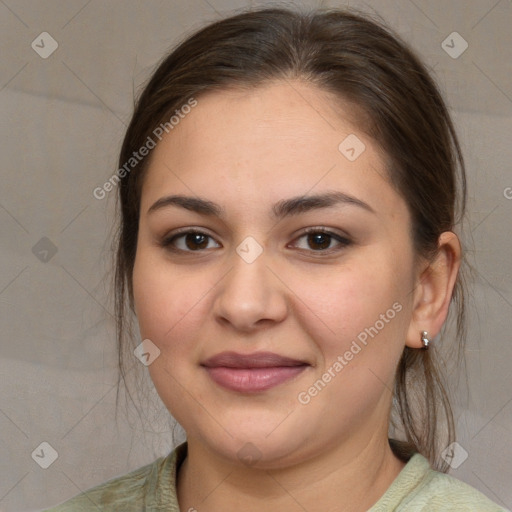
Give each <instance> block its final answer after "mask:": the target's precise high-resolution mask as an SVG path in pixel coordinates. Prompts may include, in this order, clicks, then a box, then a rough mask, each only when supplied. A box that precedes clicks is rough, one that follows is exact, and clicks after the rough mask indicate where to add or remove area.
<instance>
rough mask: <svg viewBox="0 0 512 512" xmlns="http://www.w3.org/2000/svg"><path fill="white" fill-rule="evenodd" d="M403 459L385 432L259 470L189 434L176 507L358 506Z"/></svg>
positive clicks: (381, 489)
mask: <svg viewBox="0 0 512 512" xmlns="http://www.w3.org/2000/svg"><path fill="white" fill-rule="evenodd" d="M404 466H405V463H404V462H402V461H401V460H400V459H398V458H397V457H396V456H395V455H394V454H393V452H392V450H391V448H390V446H389V443H388V441H387V432H385V435H383V433H377V434H375V433H374V434H373V435H371V436H370V437H369V438H366V440H365V436H364V435H359V436H358V439H357V440H356V442H354V439H351V441H350V446H348V445H346V444H343V443H337V444H336V446H328V447H325V449H324V450H323V451H322V452H321V453H319V454H317V455H316V456H315V457H313V458H309V459H308V460H306V461H303V462H301V463H300V464H296V465H293V466H289V467H284V468H280V469H272V470H264V469H256V468H253V467H247V466H240V464H235V463H232V462H230V461H227V460H225V459H221V458H220V457H218V456H217V455H215V454H214V453H212V452H211V451H210V450H208V449H207V448H206V447H205V446H204V445H203V444H202V443H201V442H200V441H199V440H198V439H195V438H193V437H192V438H190V437H189V439H188V455H187V458H186V459H185V461H184V462H183V464H182V465H181V467H180V470H179V473H178V478H177V493H178V499H179V504H180V509H181V510H186V511H188V510H194V509H196V510H198V511H201V512H210V511H214V510H217V511H218V510H236V509H239V510H240V509H241V510H244V511H247V512H253V511H254V512H260V511H261V510H262V509H265V510H289V511H294V510H297V511H304V510H309V511H314V510H329V511H343V512H363V511H366V510H368V509H369V508H370V507H371V506H372V505H373V504H374V503H375V502H377V501H378V499H379V498H380V497H381V496H382V495H383V494H384V493H385V492H386V490H387V489H388V487H389V486H390V485H391V483H392V482H393V480H394V479H395V478H396V477H397V476H398V474H399V473H400V471H401V470H402V468H403V467H404Z"/></svg>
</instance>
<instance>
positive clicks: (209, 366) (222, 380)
mask: <svg viewBox="0 0 512 512" xmlns="http://www.w3.org/2000/svg"><path fill="white" fill-rule="evenodd" d="M201 366H203V367H204V368H205V370H206V371H207V373H208V375H209V376H210V378H211V379H212V380H213V381H214V382H216V383H217V384H218V385H220V386H222V387H224V388H226V389H229V390H232V391H238V392H241V393H256V392H260V391H265V390H267V389H270V388H273V387H275V386H278V385H279V384H282V383H284V382H286V381H287V380H289V379H292V378H293V377H295V376H297V375H299V374H300V373H302V372H303V371H304V370H305V369H306V368H307V367H308V366H310V365H309V364H308V363H307V362H305V361H300V360H298V359H292V358H289V357H285V356H280V355H278V354H274V353H272V352H255V353H252V354H238V353H236V352H222V353H220V354H217V355H215V356H213V357H211V358H210V359H207V360H206V361H205V362H203V363H202V364H201Z"/></svg>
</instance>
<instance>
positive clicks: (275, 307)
mask: <svg viewBox="0 0 512 512" xmlns="http://www.w3.org/2000/svg"><path fill="white" fill-rule="evenodd" d="M276 274H277V273H276V272H275V270H274V271H273V270H272V269H271V268H270V267H269V266H268V262H267V261H266V258H265V255H264V253H263V254H262V255H260V256H259V257H258V258H257V259H256V260H255V261H253V262H251V263H248V262H247V261H245V260H244V259H243V258H241V257H240V256H239V255H238V254H237V253H236V252H234V254H233V256H232V267H231V270H230V271H229V272H228V273H227V274H226V275H225V277H224V279H222V281H221V282H220V283H219V286H217V287H216V288H215V289H216V292H217V294H216V297H215V300H214V303H213V314H214V316H215V318H216V320H217V321H219V322H221V323H222V324H224V325H230V326H232V328H233V329H236V330H238V331H243V332H250V331H253V330H256V329H260V328H262V327H268V326H270V325H272V324H277V323H280V322H282V321H283V320H284V319H285V318H286V315H287V313H288V304H287V300H286V291H285V290H286V287H285V286H284V284H283V283H282V281H280V280H279V279H278V277H277V275H276Z"/></svg>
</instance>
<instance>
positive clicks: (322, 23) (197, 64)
mask: <svg viewBox="0 0 512 512" xmlns="http://www.w3.org/2000/svg"><path fill="white" fill-rule="evenodd" d="M276 80H284V81H289V80H302V81H305V82H306V83H311V84H313V85H315V86H318V87H320V88H321V89H322V90H324V91H326V92H330V93H334V94H335V95H336V96H337V97H338V98H339V99H340V102H341V103H345V104H349V105H352V106H355V108H356V111H357V112H359V113H360V114H361V115H360V116H357V117H356V122H358V123H359V128H360V129H361V131H364V132H365V133H366V134H368V135H369V136H370V137H371V138H372V139H373V140H374V141H375V143H376V144H377V145H378V146H379V147H380V148H381V149H382V150H383V152H384V154H385V155H386V159H387V162H386V165H387V172H388V177H389V180H390V182H391V184H392V185H393V186H394V187H395V188H396V190H397V191H398V193H399V194H400V195H401V196H402V197H403V198H404V199H405V201H406V203H407V206H408V208H409V212H410V214H411V218H412V234H411V237H412V241H413V244H414V249H415V252H416V254H417V255H419V256H421V257H424V258H426V259H427V260H428V259H430V258H432V257H434V256H435V255H436V253H437V251H438V238H439V236H440V234H441V233H443V232H444V231H453V230H454V228H455V226H456V224H457V223H458V222H460V219H462V216H463V214H464V209H465V203H466V178H465V170H464V161H463V156H462V153H461V149H460V145H459V142H458V139H457V136H456V133H455V130H454V126H453V123H452V120H451V119H450V115H449V113H448V110H447V107H446V105H445V102H444V101H443V98H442V95H441V93H440V91H439V88H438V86H437V85H436V83H435V82H434V80H433V78H432V77H431V76H430V74H429V72H428V71H427V69H426V67H425V66H424V64H422V62H421V61H420V59H419V58H418V57H417V56H416V55H415V54H414V53H413V52H412V51H411V50H410V49H409V48H408V46H407V45H406V43H404V42H403V41H402V40H401V39H400V37H399V36H397V35H396V34H394V33H393V32H392V31H391V30H390V29H389V28H387V27H386V26H385V25H384V24H383V23H382V22H381V21H380V20H376V19H374V18H370V17H369V16H368V15H367V14H362V13H359V12H357V11H354V10H339V9H317V10H314V11H307V12H301V11H298V10H291V9H288V8H266V9H260V10H252V11H246V12H242V13H239V14H237V15H234V16H232V17H229V18H226V19H222V20H220V21H217V22H214V23H212V24H210V25H208V26H206V27H204V28H202V29H200V30H198V31H197V32H195V33H194V34H193V35H192V36H190V37H187V38H186V39H185V40H184V41H183V42H181V43H180V44H179V45H178V46H177V47H176V48H175V49H174V50H173V51H172V53H170V54H169V55H168V56H166V57H165V58H164V59H163V60H162V61H161V63H160V64H159V65H158V67H157V69H156V71H155V72H154V73H153V75H152V76H151V78H150V79H149V81H148V83H147V84H146V85H145V87H144V89H143V91H142V93H141V94H140V96H139V99H138V101H137V102H136V105H135V109H134V113H133V117H132V118H131V121H130V124H129V126H128V129H127V131H126V135H125V138H124V141H123V144H122V149H121V152H120V157H119V168H122V166H123V165H125V164H126V162H128V161H129V160H130V158H131V157H132V155H133V152H134V151H137V150H138V149H139V148H141V147H142V146H143V145H144V143H145V141H146V140H147V138H148V137H150V136H151V135H152V133H153V131H154V130H155V128H156V127H158V126H159V125H161V124H162V123H164V122H166V121H168V120H169V118H170V117H171V116H172V115H173V113H174V112H175V111H176V110H177V109H180V107H182V106H183V105H185V104H187V102H189V100H190V99H191V98H195V99H200V97H201V94H202V93H206V92H211V91H215V90H223V89H227V88H246V89H252V88H254V87H256V86H258V85H263V84H265V83H267V82H270V81H276ZM333 108H335V106H334V105H333ZM148 161H149V156H146V157H145V158H142V159H141V160H140V161H139V162H138V163H137V165H135V166H134V167H133V168H132V170H131V171H130V172H129V173H128V174H127V175H126V176H124V177H122V179H120V182H119V197H118V200H119V203H118V206H119V210H120V216H119V230H118V236H117V239H116V244H117V247H116V262H115V265H116V269H115V277H114V278H115V307H116V322H117V344H118V358H119V380H118V384H119V383H120V382H121V380H122V381H123V382H124V383H125V384H126V374H127V368H128V358H130V361H132V360H133V354H132V351H133V347H134V345H133V342H134V339H135V338H133V335H132V328H131V321H128V316H129V315H133V312H134V308H133V287H132V273H133V267H134V260H135V254H136V249H137V233H138V222H139V211H140V199H141V188H142V182H143V178H144V174H145V171H146V169H147V167H148ZM429 205H433V206H429ZM462 276H463V274H461V273H459V276H458V278H457V282H456V284H455V288H454V292H453V296H452V305H451V308H450V315H452V314H453V311H454V309H455V310H456V311H455V318H456V333H455V340H456V346H457V347H458V349H459V351H458V352H457V353H458V354H461V353H462V346H463V343H464V339H465V308H464V286H463V280H462ZM444 330H445V329H444V328H443V332H442V333H441V334H442V335H443V336H444ZM418 336H419V333H418ZM443 341H444V338H443ZM442 367H443V365H442V357H441V354H440V352H439V349H438V348H437V347H436V344H434V346H433V347H432V348H430V349H429V350H418V349H411V348H409V347H405V348H404V351H403V354H402V357H401V359H400V362H399V364H398V367H397V370H396V378H395V388H394V390H393V391H394V393H393V394H394V396H393V411H392V416H391V418H392V419H391V424H392V426H393V427H396V428H397V429H398V430H400V432H401V437H402V439H401V440H392V441H391V444H392V446H393V448H394V450H395V452H397V453H401V454H403V455H404V457H406V456H407V454H411V453H412V452H415V451H417V452H420V453H422V454H423V455H424V456H425V457H427V458H428V459H429V461H430V463H431V464H432V465H433V467H435V468H437V469H439V470H441V471H446V470H447V464H446V463H445V462H444V461H443V460H442V458H441V450H442V449H443V448H444V447H446V446H447V445H448V444H449V443H451V442H452V441H453V440H454V438H455V432H454V430H455V429H454V419H453V413H452V410H451V407H450V402H449V399H448V393H447V391H446V389H447V387H446V384H445V382H444V377H443V372H442V371H441V369H442ZM118 391H119V388H118Z"/></svg>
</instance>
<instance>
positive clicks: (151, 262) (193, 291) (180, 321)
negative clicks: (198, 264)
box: [133, 249, 212, 350]
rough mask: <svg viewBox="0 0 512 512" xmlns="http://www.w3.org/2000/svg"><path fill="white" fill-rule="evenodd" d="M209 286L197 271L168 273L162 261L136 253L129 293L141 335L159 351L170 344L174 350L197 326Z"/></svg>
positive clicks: (149, 252) (206, 280) (145, 253)
mask: <svg viewBox="0 0 512 512" xmlns="http://www.w3.org/2000/svg"><path fill="white" fill-rule="evenodd" d="M199 274H202V272H199ZM211 286H212V285H211V284H210V283H209V279H208V277H207V276H204V279H203V278H201V277H200V276H199V275H198V273H197V272H196V273H195V274H194V276H193V277H190V274H187V273H186V272H179V271H176V272H170V271H169V263H168V262H167V261H166V260H165V259H164V258H162V257H161V256H160V257H158V256H155V255H154V254H153V253H152V251H150V250H145V249H142V250H140V251H139V252H138V254H137V258H136V260H135V266H134V271H133V294H134V302H135V312H136V315H137V319H138V323H139V327H140V333H141V336H142V337H143V338H149V339H150V340H151V341H153V343H155V344H156V345H157V346H159V348H160V349H161V350H164V349H165V350H167V349H168V348H169V346H170V345H172V347H173V349H175V350H178V349H179V348H180V346H181V345H182V344H184V343H180V342H184V341H185V339H186V336H185V333H186V335H187V336H188V337H190V336H191V335H193V331H194V329H197V328H198V327H199V326H200V325H201V321H200V316H201V315H202V314H204V312H203V308H204V307H205V304H206V301H207V294H208V290H209V289H211ZM171 340H172V344H171V343H170V341H171Z"/></svg>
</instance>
